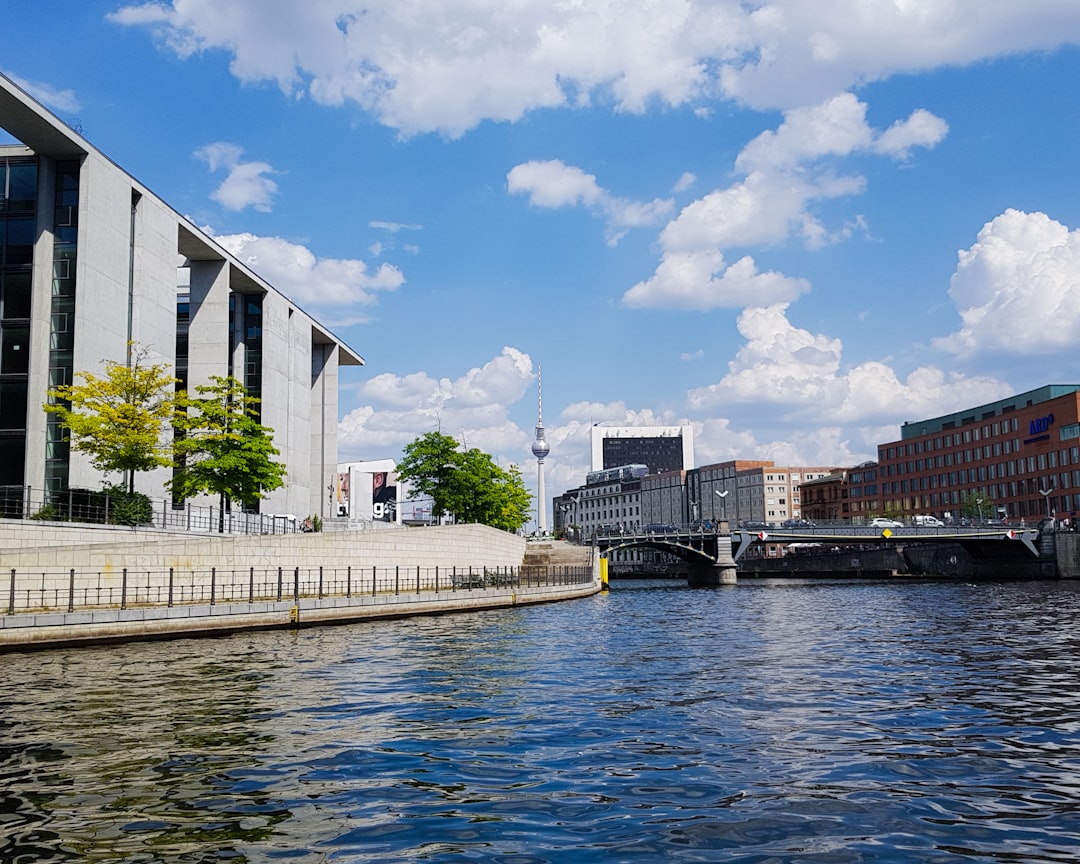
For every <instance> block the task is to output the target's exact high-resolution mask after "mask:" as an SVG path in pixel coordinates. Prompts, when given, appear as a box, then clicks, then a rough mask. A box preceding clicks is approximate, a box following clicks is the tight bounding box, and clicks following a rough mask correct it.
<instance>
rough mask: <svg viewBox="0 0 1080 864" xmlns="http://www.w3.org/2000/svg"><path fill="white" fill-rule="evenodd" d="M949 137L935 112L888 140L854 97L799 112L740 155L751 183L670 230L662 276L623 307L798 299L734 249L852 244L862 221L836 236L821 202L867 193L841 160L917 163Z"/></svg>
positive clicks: (692, 208) (702, 201)
mask: <svg viewBox="0 0 1080 864" xmlns="http://www.w3.org/2000/svg"><path fill="white" fill-rule="evenodd" d="M947 129H948V127H947V126H946V124H945V122H944V121H942V120H940V119H939V118H937V117H935V116H934V115H932V114H930V113H929V112H927V111H916V112H914V113H913V114H912V115H911V116H910V117H908V119H907V120H904V121H898V122H897V123H896V124H894V125H893V126H892V127H891V128H890V129H888V130H886V131H885V132H879V131H877V130H875V129H874V128H873V127H871V126H870V125H869V124H868V123H867V121H866V105H865V104H864V103H863V102H860V101H859V100H858V99H857V98H856V97H855V96H853V95H852V94H850V93H842V94H840V95H838V96H834V97H832V98H831V99H827V100H825V101H824V102H821V103H819V104H817V105H813V106H808V107H803V108H797V109H793V110H791V111H789V112H788V113H787V114H786V115H785V117H784V121H783V123H781V125H780V126H779V127H778V128H777V129H776V130H767V131H765V132H762V133H761V134H760V135H758V136H757V137H756V138H754V139H753V140H752V141H751V142H750V143H749V144H747V145H746V147H744V148H743V150H742V152H741V153H739V155H738V157H736V159H735V168H736V170H737V171H739V172H741V173H743V174H745V177H744V179H743V180H741V181H739V182H737V183H735V184H733V185H731V186H729V187H727V188H725V189H717V190H715V191H713V192H710V193H709V194H707V195H705V196H703V197H702V198H699V199H698V200H696V201H694V202H692V203H691V204H689V205H687V206H686V207H684V208H683V210H682V211H681V212H680V213H679V215H678V216H677V217H676V218H675V219H674V220H672V221H671V222H670V223H668V225H667V226H666V227H665V228H664V230H663V231H662V232H661V234H660V246H661V250H662V254H661V260H660V263H659V265H658V266H657V269H656V272H655V273H654V274H653V275H652V277H650V278H649V279H647V280H645V281H642V282H639V283H637V284H636V285H634V286H633V287H632V288H630V290H628V291H627V292H626V294H624V295H623V302H624V303H626V304H627V305H629V306H636V307H671V308H678V309H700V310H708V309H714V308H718V307H739V306H744V305H749V304H756V305H760V306H768V305H770V304H773V303H787V302H790V301H792V300H794V299H795V298H796V297H798V296H799V295H800V294H803V293H805V292H806V291H808V290H810V285H809V283H807V282H806V281H805V280H802V279H794V278H790V277H787V276H784V275H782V274H780V273H774V272H766V273H759V272H758V271H757V267H756V264H755V262H754V259H753V258H750V257H743V258H741V259H739V260H738V261H736V262H735V263H734V264H730V265H729V264H728V262H727V260H726V257H725V253H726V251H727V250H729V249H732V248H738V247H749V246H775V245H779V244H782V243H784V242H785V241H787V240H788V239H789V238H790V237H791V236H792V235H795V236H797V237H799V238H800V239H801V240H802V242H803V243H804V244H805V245H806V246H808V247H809V248H818V247H821V246H824V245H826V244H828V243H832V242H836V241H837V240H840V239H844V238H846V237H847V236H849V235H850V234H851V232H852V230H854V228H857V227H860V226H861V219H859V218H857V219H856V220H854V221H853V222H849V223H847V224H845V225H842V226H840V227H839V228H837V229H833V230H830V229H829V228H827V227H826V226H825V225H823V224H822V222H821V221H820V220H819V218H818V217H817V216H816V215H815V213H814V206H815V205H816V204H818V203H819V202H823V201H827V200H830V199H835V198H840V197H845V196H852V195H857V194H859V193H861V192H862V191H863V189H864V187H865V181H864V180H863V178H862V177H858V176H845V175H843V174H840V173H838V172H837V170H836V167H835V165H834V164H833V163H834V161H835V160H837V159H840V158H843V157H847V156H850V155H852V154H855V153H880V154H884V155H888V156H891V157H893V158H899V159H903V158H907V157H908V155H909V154H910V151H911V148H912V147H915V146H922V147H932V146H934V145H935V144H937V143H938V142H939V141H940V140H941V139H942V138H943V137H944V136H945V134H946V132H947Z"/></svg>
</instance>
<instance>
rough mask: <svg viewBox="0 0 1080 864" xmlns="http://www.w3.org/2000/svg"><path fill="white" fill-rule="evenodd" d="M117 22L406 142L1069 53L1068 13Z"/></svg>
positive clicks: (740, 11) (620, 13) (510, 14)
mask: <svg viewBox="0 0 1080 864" xmlns="http://www.w3.org/2000/svg"><path fill="white" fill-rule="evenodd" d="M109 18H110V20H112V21H114V22H115V23H117V24H120V25H125V26H133V27H142V28H145V29H148V30H149V31H150V32H151V33H152V34H153V35H154V37H155V38H156V39H157V40H158V42H159V43H160V44H161V45H162V46H164V47H166V48H168V49H169V50H171V51H174V52H175V53H176V54H178V55H179V56H181V57H189V56H191V55H193V54H196V53H199V52H207V51H222V52H224V53H227V54H228V55H230V57H231V64H230V68H231V70H232V72H233V74H234V75H235V76H236V77H237V78H238V79H240V80H241V81H244V82H255V81H273V82H275V83H276V84H277V85H278V86H279V87H280V88H281V90H282V91H283V92H285V93H287V94H289V95H291V96H300V95H305V96H307V97H310V98H312V99H314V100H315V101H317V102H320V103H323V104H326V105H341V104H343V103H345V102H352V103H355V104H357V105H359V106H361V107H362V108H363V109H365V110H367V111H370V112H371V113H372V114H373V115H374V116H375V117H377V118H378V119H379V120H380V121H381V122H382V123H384V124H386V125H388V126H390V127H392V128H394V129H397V130H400V132H401V133H402V134H405V135H409V134H415V133H418V132H427V131H436V130H437V131H440V132H442V133H443V134H446V135H450V136H458V135H461V134H462V133H463V132H465V131H467V130H468V129H471V128H472V127H474V126H476V125H477V124H478V123H480V122H482V121H484V120H496V121H500V120H501V121H506V120H509V121H513V120H517V119H519V118H520V117H522V116H524V115H525V114H526V113H527V112H529V111H533V110H536V109H538V108H553V107H561V106H587V105H591V104H595V103H596V102H597V101H601V100H602V101H605V102H610V103H612V104H613V105H614V106H615V108H616V109H617V110H620V111H627V112H642V111H645V110H646V109H647V108H648V107H649V106H650V105H653V104H656V103H659V104H663V105H669V106H680V105H689V106H691V107H692V108H693V109H694V110H695V111H697V112H698V113H699V114H702V115H708V114H709V113H710V111H711V106H712V104H713V103H715V101H716V100H717V99H733V100H737V101H739V102H742V103H744V104H747V105H750V106H753V107H755V108H766V109H775V108H781V109H786V108H792V107H796V106H799V105H806V104H811V103H814V102H817V101H819V100H821V99H823V98H825V97H826V96H828V95H830V94H832V93H837V92H840V91H843V90H848V89H851V88H852V87H854V86H857V85H859V84H863V83H865V82H868V81H873V80H879V79H883V78H886V77H888V76H891V75H894V74H898V73H900V74H902V73H911V72H918V71H921V70H925V69H932V68H936V67H939V66H943V65H960V64H966V63H971V62H975V61H978V60H983V59H987V58H992V57H997V56H1002V55H1005V54H1010V53H1016V52H1019V51H1026V50H1032V49H1051V48H1054V47H1056V46H1059V45H1062V44H1065V43H1067V42H1070V41H1072V42H1075V41H1077V40H1078V39H1080V17H1078V16H1077V15H1076V9H1075V4H1074V3H1072V0H1031V2H1028V3H1023V4H1017V3H1014V2H1012V0H978V2H976V0H938V2H934V3H894V2H869V3H867V2H864V0H835V2H833V3H829V4H828V5H827V6H822V5H821V4H812V3H806V2H805V0H772V2H770V3H768V4H760V3H758V4H746V3H740V2H736V0H721V2H711V0H658V2H653V3H648V4H641V3H635V2H631V0H605V2H600V3H558V4H553V3H548V2H545V0H520V2H516V3H514V4H513V5H512V6H507V5H506V4H505V3H503V2H500V0H443V2H440V3H427V2H422V0H393V2H391V0H375V2H371V3H368V4H366V5H365V7H364V9H363V11H362V12H358V11H357V6H356V4H355V3H354V2H351V0H319V2H316V3H307V4H297V3H293V2H289V0H230V2H229V3H228V4H225V5H223V4H221V3H219V2H217V0H172V2H163V0H153V2H143V3H133V4H130V5H127V6H123V7H121V8H120V9H118V10H117V11H116V12H114V13H112V14H111V15H110V16H109Z"/></svg>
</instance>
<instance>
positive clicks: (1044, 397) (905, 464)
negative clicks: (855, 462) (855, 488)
mask: <svg viewBox="0 0 1080 864" xmlns="http://www.w3.org/2000/svg"><path fill="white" fill-rule="evenodd" d="M900 436H901V437H900V440H899V441H893V442H890V443H887V444H880V445H878V479H879V485H880V495H879V497H880V500H881V504H882V510H883V511H885V512H888V513H892V514H896V515H897V516H900V517H909V516H914V515H918V514H930V515H935V516H941V517H950V516H951V517H957V516H960V515H962V514H963V515H978V513H981V514H982V516H983V517H984V518H989V517H997V518H1010V519H1016V520H1021V519H1022V520H1025V521H1038V520H1039V519H1041V518H1044V517H1047V516H1051V515H1056V516H1060V517H1068V518H1076V515H1077V513H1080V385H1076V384H1048V385H1046V386H1043V387H1039V388H1038V389H1035V390H1029V391H1028V392H1026V393H1019V394H1017V395H1015V396H1010V397H1008V398H1006V399H999V400H998V401H997V402H991V403H988V404H985V405H977V406H975V407H972V408H965V409H963V410H961V411H955V412H953V413H952V414H946V415H944V416H941V417H934V418H930V419H927V420H918V421H913V422H909V423H905V424H904V425H903V426H902V427H901V429H900ZM972 504H975V507H972V506H971V505H972Z"/></svg>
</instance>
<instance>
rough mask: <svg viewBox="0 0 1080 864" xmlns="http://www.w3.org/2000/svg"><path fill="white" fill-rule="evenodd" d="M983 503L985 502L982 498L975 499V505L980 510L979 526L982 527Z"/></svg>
mask: <svg viewBox="0 0 1080 864" xmlns="http://www.w3.org/2000/svg"><path fill="white" fill-rule="evenodd" d="M982 502H983V499H982V498H976V499H975V504H976V506H977V507H978V508H979V524H980V525H981V524H982Z"/></svg>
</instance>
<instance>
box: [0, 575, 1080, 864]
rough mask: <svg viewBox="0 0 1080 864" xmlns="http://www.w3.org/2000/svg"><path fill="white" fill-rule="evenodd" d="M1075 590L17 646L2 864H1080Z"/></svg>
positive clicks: (717, 602) (838, 587) (878, 595)
mask: <svg viewBox="0 0 1080 864" xmlns="http://www.w3.org/2000/svg"><path fill="white" fill-rule="evenodd" d="M1078 612H1080V585H1073V584H1070V583H1034V584H1033V583H1023V584H1020V583H1018V584H1003V583H994V584H974V585H961V584H936V583H926V584H917V583H913V584H902V585H886V584H874V583H852V582H839V581H838V582H828V581H819V582H805V581H791V582H788V581H782V580H777V581H760V582H758V581H745V582H743V583H741V584H739V585H738V586H731V587H727V588H724V589H721V590H716V591H690V590H688V589H686V588H684V587H681V586H679V585H678V584H675V585H672V584H670V583H666V584H665V583H638V582H629V583H621V582H617V583H615V586H614V589H613V590H612V592H611V593H610V594H609V595H605V596H599V597H594V598H590V599H587V600H581V601H574V602H570V603H560V604H554V605H550V606H542V607H533V608H522V609H512V610H499V611H491V612H480V613H475V614H470V615H454V616H444V617H438V618H429V619H412V620H405V621H395V622H371V623H367V624H357V625H352V626H348V627H332V628H322V629H308V630H303V631H301V632H300V633H299V634H286V633H261V634H252V635H244V636H235V637H229V638H220V639H208V640H193V641H179V642H171V643H157V644H145V645H128V646H121V647H110V648H90V649H81V650H62V651H52V652H43V653H39V654H27V655H6V656H4V657H3V658H2V662H3V663H4V681H5V684H6V687H5V700H4V702H3V703H2V704H0V860H2V861H3V862H5V864H7V862H11V864H30V862H34V864H37V862H53V861H56V862H61V861H78V862H84V861H91V862H156V861H162V862H165V861H168V862H174V861H175V862H222V861H232V862H246V861H250V862H261V861H276V860H285V861H299V862H322V861H327V862H329V861H336V862H359V861H378V862H383V861H406V860H408V861H414V860H418V859H419V860H425V861H463V860H470V861H491V862H515V864H527V862H545V861H567V860H573V861H575V862H578V861H583V862H590V861H598V862H599V861H604V862H610V861H659V860H663V861H667V860H677V861H682V860H685V861H739V862H785V861H796V860H797V861H800V862H802V861H810V862H837V864H844V862H870V861H873V862H894V861H912V862H915V861H918V862H939V861H940V862H945V861H949V862H955V861H958V860H964V861H1001V862H1004V861H1025V862H1028V861H1030V862H1035V861H1072V860H1075V859H1076V858H1077V857H1078V855H1080V815H1078V814H1080V806H1078V805H1080V740H1078V738H1080V696H1078V695H1076V693H1075V691H1076V682H1077V681H1078V680H1080V651H1078V648H1080V637H1078V636H1077V634H1076V631H1075V623H1074V622H1076V621H1077V620H1080V616H1078Z"/></svg>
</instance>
